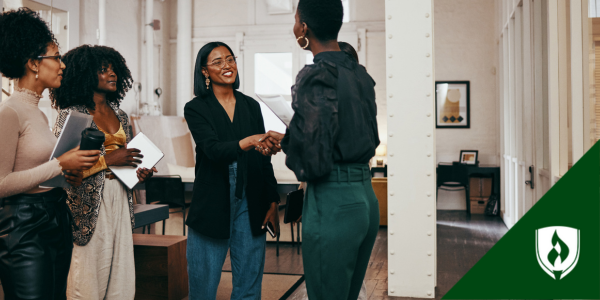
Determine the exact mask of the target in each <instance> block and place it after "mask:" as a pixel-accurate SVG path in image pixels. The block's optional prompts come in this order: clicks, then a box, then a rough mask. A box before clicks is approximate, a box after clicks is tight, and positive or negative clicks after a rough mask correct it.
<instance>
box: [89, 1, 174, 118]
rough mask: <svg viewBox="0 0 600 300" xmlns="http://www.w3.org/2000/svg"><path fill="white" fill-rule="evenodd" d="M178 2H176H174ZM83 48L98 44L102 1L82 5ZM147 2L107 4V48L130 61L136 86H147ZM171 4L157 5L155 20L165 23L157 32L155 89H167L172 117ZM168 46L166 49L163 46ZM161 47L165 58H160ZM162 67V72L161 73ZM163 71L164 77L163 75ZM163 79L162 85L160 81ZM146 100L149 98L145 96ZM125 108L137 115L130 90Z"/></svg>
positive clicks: (166, 103) (161, 3)
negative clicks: (170, 78)
mask: <svg viewBox="0 0 600 300" xmlns="http://www.w3.org/2000/svg"><path fill="white" fill-rule="evenodd" d="M172 2H175V1H172ZM80 3H81V5H80V24H79V28H80V40H79V42H80V44H92V45H95V44H98V39H97V36H96V30H97V29H98V0H85V1H80ZM144 6H145V5H144V1H141V0H127V1H122V0H107V3H106V18H107V20H106V30H107V33H106V36H107V38H106V45H107V46H109V47H113V48H115V49H116V50H117V51H119V52H120V53H121V55H123V57H124V58H125V60H126V61H127V66H128V67H129V69H130V70H131V75H132V77H133V80H134V81H135V82H142V84H144V83H145V81H144V79H145V73H144V70H145V64H146V61H145V51H144V49H145V38H144V26H143V18H142V16H143V12H144ZM169 9H170V7H169V2H163V1H159V0H155V1H154V18H155V19H158V20H160V21H161V29H160V30H158V31H155V32H154V51H155V62H154V64H155V67H154V70H155V79H154V82H155V86H154V88H157V87H161V88H162V89H163V97H161V100H165V105H163V110H164V111H165V112H166V113H167V114H168V113H169V112H170V111H171V107H170V106H169V105H170V102H169V101H168V99H167V98H168V95H169V89H170V86H169V84H168V82H169V79H168V76H167V75H168V74H169V71H170V65H169V63H168V60H167V57H169V55H170V51H169V50H170V49H169V47H168V40H169V20H170V14H169V13H170V12H169ZM162 45H165V46H162ZM159 46H160V50H161V53H160V54H161V55H160V57H159V56H158V49H159ZM159 64H160V69H159ZM159 70H160V73H159ZM159 76H160V81H159ZM142 97H146V95H145V94H142ZM121 108H122V109H123V110H125V111H126V112H127V113H128V114H133V113H135V111H136V109H135V108H136V107H135V92H134V91H133V90H130V91H129V92H128V93H127V95H126V96H125V99H124V100H123V102H122V103H121Z"/></svg>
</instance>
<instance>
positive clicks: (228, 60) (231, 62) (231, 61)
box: [208, 56, 237, 69]
mask: <svg viewBox="0 0 600 300" xmlns="http://www.w3.org/2000/svg"><path fill="white" fill-rule="evenodd" d="M236 58H237V57H233V56H230V57H228V58H226V59H224V60H223V59H220V58H219V59H215V60H214V61H213V62H211V63H210V64H208V66H215V67H219V68H221V69H223V68H224V67H225V63H227V64H228V65H230V66H234V65H235V64H236V62H235V59H236Z"/></svg>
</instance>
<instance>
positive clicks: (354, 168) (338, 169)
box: [317, 163, 371, 183]
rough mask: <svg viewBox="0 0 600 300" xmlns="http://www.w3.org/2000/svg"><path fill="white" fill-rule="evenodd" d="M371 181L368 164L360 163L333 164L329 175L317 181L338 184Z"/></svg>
mask: <svg viewBox="0 0 600 300" xmlns="http://www.w3.org/2000/svg"><path fill="white" fill-rule="evenodd" d="M365 180H368V181H371V171H370V170H369V165H368V164H366V163H365V164H361V163H335V164H334V165H333V170H332V171H331V173H329V175H326V176H324V177H323V178H321V179H319V180H317V181H320V182H324V181H329V182H331V181H337V182H338V183H340V182H348V183H350V182H356V181H365Z"/></svg>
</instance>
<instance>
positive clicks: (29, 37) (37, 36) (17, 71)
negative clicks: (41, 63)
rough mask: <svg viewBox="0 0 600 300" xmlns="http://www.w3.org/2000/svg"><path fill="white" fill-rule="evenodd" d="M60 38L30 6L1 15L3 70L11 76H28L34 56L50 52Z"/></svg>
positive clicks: (14, 77)
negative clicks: (27, 65)
mask: <svg viewBox="0 0 600 300" xmlns="http://www.w3.org/2000/svg"><path fill="white" fill-rule="evenodd" d="M52 44H56V45H58V42H57V41H56V38H55V37H54V34H52V31H50V28H48V24H46V22H44V20H42V18H41V17H40V15H39V14H38V13H36V12H34V11H32V10H31V9H29V8H25V7H23V8H19V9H18V10H9V11H7V12H4V13H2V14H0V73H2V74H3V75H4V77H8V78H10V79H18V78H21V77H23V76H25V65H26V64H27V62H28V61H29V60H30V59H37V57H38V56H43V55H44V54H46V51H47V48H48V46H49V45H52Z"/></svg>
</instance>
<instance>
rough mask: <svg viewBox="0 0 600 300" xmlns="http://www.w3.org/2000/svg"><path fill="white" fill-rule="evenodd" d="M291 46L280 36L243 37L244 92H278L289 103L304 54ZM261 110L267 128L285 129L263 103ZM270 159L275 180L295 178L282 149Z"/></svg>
mask: <svg viewBox="0 0 600 300" xmlns="http://www.w3.org/2000/svg"><path fill="white" fill-rule="evenodd" d="M294 46H295V45H294V44H293V43H292V42H288V43H281V39H272V40H271V39H260V40H248V39H245V40H244V51H243V55H244V63H243V64H244V66H243V69H242V70H240V72H243V78H244V80H243V82H242V85H243V90H244V94H246V95H248V96H250V97H252V98H254V99H256V100H257V101H258V97H256V94H279V95H283V96H284V97H285V98H286V99H287V100H288V101H289V102H290V103H291V100H292V92H291V87H292V85H293V84H294V82H295V79H296V74H298V71H299V68H300V65H301V64H302V65H304V61H303V60H304V57H305V56H301V55H300V54H301V53H302V51H298V49H296V48H297V47H296V48H295V47H294ZM300 50H301V49H300ZM302 54H303V53H302ZM300 60H302V61H300ZM259 103H260V101H259ZM261 110H262V114H263V119H264V121H265V130H266V131H269V130H275V131H278V132H281V133H285V130H286V127H285V125H284V124H283V123H282V122H281V121H280V120H279V119H278V118H277V116H275V114H273V112H271V111H270V110H269V108H267V106H266V105H264V104H262V103H261ZM271 163H272V164H273V170H274V171H275V178H276V179H277V182H278V183H296V182H298V180H297V179H296V176H295V175H294V173H293V172H292V171H290V170H289V169H288V168H287V167H286V165H285V154H284V153H283V152H281V153H278V154H277V155H275V156H273V157H272V158H271Z"/></svg>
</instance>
